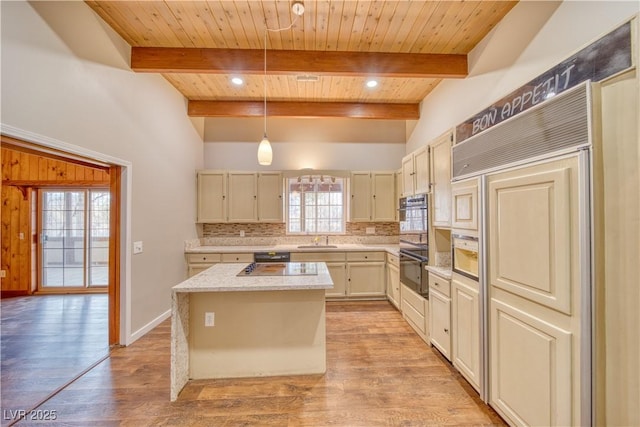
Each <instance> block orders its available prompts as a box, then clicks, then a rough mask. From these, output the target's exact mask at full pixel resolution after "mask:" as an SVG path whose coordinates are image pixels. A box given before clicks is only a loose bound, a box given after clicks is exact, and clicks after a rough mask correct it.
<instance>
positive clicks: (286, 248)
mask: <svg viewBox="0 0 640 427" xmlns="http://www.w3.org/2000/svg"><path fill="white" fill-rule="evenodd" d="M270 251H283V252H297V253H306V252H327V253H331V252H386V253H390V254H392V255H396V256H397V255H399V253H400V249H399V247H396V245H393V244H388V245H384V244H380V245H376V244H372V245H356V244H354V245H350V244H347V245H345V246H339V247H337V248H325V247H323V246H322V245H319V246H318V247H314V248H299V247H297V246H296V245H275V246H250V245H247V246H199V247H196V248H191V249H187V250H185V251H184V253H185V254H208V253H254V252H270Z"/></svg>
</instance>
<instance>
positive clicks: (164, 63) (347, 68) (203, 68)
mask: <svg viewBox="0 0 640 427" xmlns="http://www.w3.org/2000/svg"><path fill="white" fill-rule="evenodd" d="M131 68H132V69H133V70H134V71H138V72H152V73H214V74H225V73H249V74H260V73H263V72H264V51H263V50H261V49H211V48H166V47H165V48H163V47H133V48H132V49H131ZM467 68H468V67H467V56H466V55H455V54H420V53H377V52H335V51H302V50H269V51H267V70H268V72H269V73H270V74H297V73H307V74H325V75H338V76H379V77H413V78H464V77H466V76H467V74H468V69H467Z"/></svg>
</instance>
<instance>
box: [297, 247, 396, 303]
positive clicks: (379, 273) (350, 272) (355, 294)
mask: <svg viewBox="0 0 640 427" xmlns="http://www.w3.org/2000/svg"><path fill="white" fill-rule="evenodd" d="M385 259H386V258H385V252H346V253H345V252H293V253H291V261H294V262H325V263H326V264H327V268H328V269H329V273H330V274H331V279H332V280H333V289H327V291H326V296H327V298H336V299H340V298H343V299H384V298H385V297H386V293H385V292H386V277H385Z"/></svg>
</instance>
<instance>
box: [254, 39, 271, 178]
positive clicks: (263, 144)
mask: <svg viewBox="0 0 640 427" xmlns="http://www.w3.org/2000/svg"><path fill="white" fill-rule="evenodd" d="M262 83H263V86H264V106H263V112H264V136H263V137H262V141H260V145H258V164H260V165H262V166H269V165H270V164H271V160H272V159H273V151H272V150H271V143H270V142H269V138H267V28H265V30H264V75H263V77H262Z"/></svg>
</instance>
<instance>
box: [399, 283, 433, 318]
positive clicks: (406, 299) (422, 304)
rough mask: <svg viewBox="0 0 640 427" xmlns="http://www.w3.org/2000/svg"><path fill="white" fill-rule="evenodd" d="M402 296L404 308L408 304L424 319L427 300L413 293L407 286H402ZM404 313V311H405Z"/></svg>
mask: <svg viewBox="0 0 640 427" xmlns="http://www.w3.org/2000/svg"><path fill="white" fill-rule="evenodd" d="M401 295H402V306H403V307H404V306H405V303H406V304H409V305H410V306H411V307H413V309H414V310H415V311H416V312H417V313H419V314H420V315H421V316H423V317H424V315H425V314H426V312H427V309H426V302H427V300H425V299H424V298H422V297H421V296H420V295H418V294H417V293H415V292H414V291H413V289H410V288H408V287H406V286H404V285H403V286H402V291H401ZM403 312H404V310H403Z"/></svg>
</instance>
